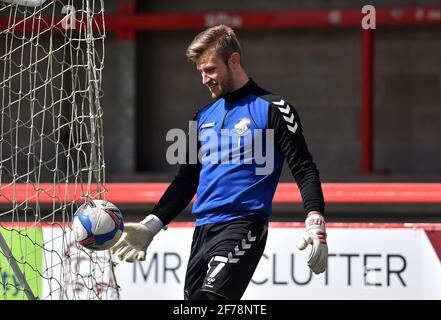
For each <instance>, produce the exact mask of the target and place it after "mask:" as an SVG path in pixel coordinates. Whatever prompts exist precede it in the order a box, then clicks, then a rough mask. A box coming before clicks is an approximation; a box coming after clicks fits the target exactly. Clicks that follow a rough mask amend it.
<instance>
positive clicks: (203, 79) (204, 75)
mask: <svg viewBox="0 0 441 320" xmlns="http://www.w3.org/2000/svg"><path fill="white" fill-rule="evenodd" d="M208 82H210V78H209V77H207V75H206V74H205V73H202V84H203V85H206V84H207V83H208Z"/></svg>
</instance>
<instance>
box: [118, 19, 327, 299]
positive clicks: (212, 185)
mask: <svg viewBox="0 0 441 320" xmlns="http://www.w3.org/2000/svg"><path fill="white" fill-rule="evenodd" d="M187 58H188V60H189V61H190V62H191V63H193V64H194V65H195V66H196V68H197V70H198V71H199V72H200V74H201V76H202V83H203V85H204V86H206V87H207V88H208V90H209V91H210V93H211V96H212V97H213V98H214V99H215V100H214V102H212V103H210V104H209V105H208V106H205V107H203V108H201V109H200V110H199V111H198V112H197V113H196V114H195V118H194V120H195V121H196V123H197V132H198V136H199V140H201V141H198V149H199V150H201V152H202V154H204V156H203V157H202V160H201V161H199V162H197V163H195V164H192V163H189V162H188V161H187V163H186V164H182V165H181V166H180V168H179V172H178V174H177V175H176V177H175V179H174V180H173V182H172V183H171V184H170V186H169V187H168V189H167V190H166V191H165V193H164V195H163V196H162V198H161V199H160V200H159V202H158V203H157V204H156V205H155V206H154V208H153V210H152V212H150V214H149V215H148V216H147V217H146V218H145V219H144V220H143V221H141V222H140V223H128V224H126V226H125V230H124V234H123V236H122V238H121V239H120V240H119V242H118V243H117V244H116V245H115V246H114V247H113V248H112V252H113V253H115V254H116V255H117V256H118V257H119V258H120V259H121V260H124V261H128V262H133V261H135V260H145V256H146V250H147V247H148V246H149V244H150V242H151V241H152V239H153V237H154V236H155V235H156V234H157V233H158V232H159V231H160V230H161V229H165V228H166V227H165V226H166V225H167V224H168V223H170V221H172V220H173V219H174V218H175V217H176V216H177V215H178V214H179V213H180V212H182V210H184V209H185V207H186V206H187V205H188V204H189V203H190V201H191V200H192V198H193V196H194V195H195V193H197V199H196V201H195V203H194V205H193V211H192V213H193V215H194V216H195V217H196V228H195V231H194V235H193V242H192V247H191V253H190V258H189V261H188V266H187V272H186V278H185V287H184V297H185V299H190V300H198V299H204V300H207V299H208V300H221V299H235V300H237V299H240V298H241V297H242V295H243V293H244V292H245V290H246V288H247V286H248V284H249V282H250V280H251V278H252V276H253V273H254V271H255V269H256V267H257V264H258V262H259V260H260V258H261V256H262V254H263V251H264V248H265V243H266V238H267V230H268V228H267V226H268V220H269V217H270V215H271V210H272V208H271V202H272V198H273V196H274V192H275V190H276V186H277V183H278V181H279V177H280V174H281V171H282V166H283V162H284V159H286V161H287V163H288V166H289V168H290V170H291V172H292V175H293V176H294V178H295V180H296V182H297V185H298V187H299V189H300V192H301V195H302V200H303V206H304V210H305V213H306V230H305V233H304V236H303V237H302V238H301V239H300V242H299V244H298V245H297V247H298V248H299V249H301V250H303V249H305V248H306V247H307V246H308V245H311V253H310V255H309V258H308V262H307V264H308V266H309V267H310V268H311V269H312V271H313V272H314V273H316V274H319V273H322V272H324V271H325V269H326V266H327V258H328V248H327V243H326V230H325V221H324V218H323V212H324V200H323V193H322V189H321V183H320V177H319V172H318V170H317V168H316V165H315V164H314V162H313V160H312V157H311V154H310V152H309V151H308V147H307V145H306V142H305V139H304V137H303V133H302V126H301V123H300V119H299V116H298V114H297V112H296V111H295V109H294V108H293V107H292V105H290V104H288V103H287V102H285V101H284V100H283V99H282V98H280V97H278V96H276V95H274V94H272V93H270V92H268V91H266V90H264V89H262V88H260V87H259V86H258V85H257V84H256V83H255V82H254V81H253V80H252V79H251V78H249V77H248V75H247V73H246V72H245V70H244V69H243V66H242V64H241V47H240V44H239V42H238V40H237V37H236V35H235V33H234V31H233V30H232V29H231V28H230V27H228V26H225V25H219V26H215V27H212V28H209V29H207V30H205V31H203V32H201V33H200V34H198V35H197V36H196V37H195V39H194V40H193V42H192V43H191V44H190V46H189V47H188V49H187ZM221 129H229V130H231V131H232V132H236V133H237V135H238V143H233V144H232V145H233V148H236V149H235V150H233V151H229V155H228V156H229V158H231V157H232V156H233V155H234V153H235V152H236V154H237V152H239V153H240V155H241V157H242V158H243V157H245V156H249V154H250V153H248V152H247V153H246V152H245V151H246V150H245V149H246V148H244V147H243V146H242V145H241V141H242V140H240V139H241V136H242V138H244V137H243V135H244V134H246V133H247V131H248V133H255V130H256V129H261V130H263V131H268V130H272V131H273V134H274V140H273V142H274V148H273V149H272V150H273V154H272V155H271V157H270V158H271V159H272V160H273V162H274V163H273V170H271V171H270V172H268V173H266V174H263V175H262V174H257V173H256V172H257V171H256V170H257V169H258V165H257V163H256V161H255V160H256V159H255V152H253V153H252V157H253V158H252V161H250V162H247V163H244V162H245V161H242V162H240V161H239V162H237V163H235V162H229V163H227V164H226V163H222V162H221V163H213V161H207V159H208V158H210V157H209V156H207V154H208V153H207V152H206V151H207V150H221V149H222V148H221V146H220V145H221V142H222V141H223V140H222V139H205V140H204V139H201V138H200V137H201V136H203V134H204V131H205V130H214V131H215V132H216V133H217V134H218V136H220V131H221ZM254 136H255V135H253V134H251V137H254ZM253 139H256V138H253ZM242 142H243V141H242ZM213 144H216V145H213ZM253 145H255V144H254V143H253ZM266 147H267V150H270V148H269V146H266ZM188 151H190V150H188ZM245 153H246V154H245ZM187 157H188V153H187ZM195 158H196V157H195ZM242 158H241V159H242ZM204 159H205V161H204Z"/></svg>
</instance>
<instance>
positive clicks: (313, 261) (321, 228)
mask: <svg viewBox="0 0 441 320" xmlns="http://www.w3.org/2000/svg"><path fill="white" fill-rule="evenodd" d="M305 227H306V231H305V234H304V235H303V237H302V239H301V240H300V241H299V243H298V244H297V248H298V249H299V250H304V249H305V248H306V247H307V246H308V245H309V244H310V245H312V249H311V253H310V254H309V258H308V263H307V264H308V267H310V268H311V270H312V271H313V272H314V273H315V274H319V273H322V272H324V271H325V270H326V266H327V265H328V245H327V243H326V228H325V219H324V218H323V216H322V215H321V214H319V213H313V214H311V215H309V216H308V217H307V218H306V220H305Z"/></svg>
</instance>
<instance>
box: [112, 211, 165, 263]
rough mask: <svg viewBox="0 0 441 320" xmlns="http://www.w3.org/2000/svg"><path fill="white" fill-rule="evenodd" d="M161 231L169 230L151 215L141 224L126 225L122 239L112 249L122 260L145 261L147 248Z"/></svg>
mask: <svg viewBox="0 0 441 320" xmlns="http://www.w3.org/2000/svg"><path fill="white" fill-rule="evenodd" d="M161 229H164V230H165V229H167V227H165V226H164V225H163V223H162V221H161V220H160V219H159V218H158V217H157V216H155V215H153V214H149V215H148V216H147V217H146V218H145V219H144V220H142V221H141V222H139V223H126V224H125V225H124V232H123V234H122V236H121V239H119V240H118V242H117V243H116V244H115V245H114V246H113V247H112V248H111V249H110V250H111V251H112V253H113V254H115V255H116V256H117V257H118V258H119V259H120V260H124V261H127V262H134V261H136V260H139V261H144V260H145V255H146V252H147V248H148V246H149V245H150V242H152V240H153V237H154V236H156V235H157V234H158V232H159V231H161Z"/></svg>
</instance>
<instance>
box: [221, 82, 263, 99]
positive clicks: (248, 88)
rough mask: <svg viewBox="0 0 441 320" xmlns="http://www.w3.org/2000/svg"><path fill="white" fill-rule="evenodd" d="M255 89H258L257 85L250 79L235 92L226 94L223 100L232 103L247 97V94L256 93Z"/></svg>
mask: <svg viewBox="0 0 441 320" xmlns="http://www.w3.org/2000/svg"><path fill="white" fill-rule="evenodd" d="M257 88H258V86H257V84H256V83H255V82H254V81H253V79H252V78H250V79H249V80H248V82H247V83H246V84H245V85H244V86H243V87H241V88H240V89H237V90H236V91H233V92H231V93H228V94H227V95H225V96H224V99H225V101H226V102H228V103H234V102H236V101H238V100H240V99H242V98H244V97H246V96H248V95H249V94H251V93H253V92H254V91H256V89H257Z"/></svg>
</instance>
